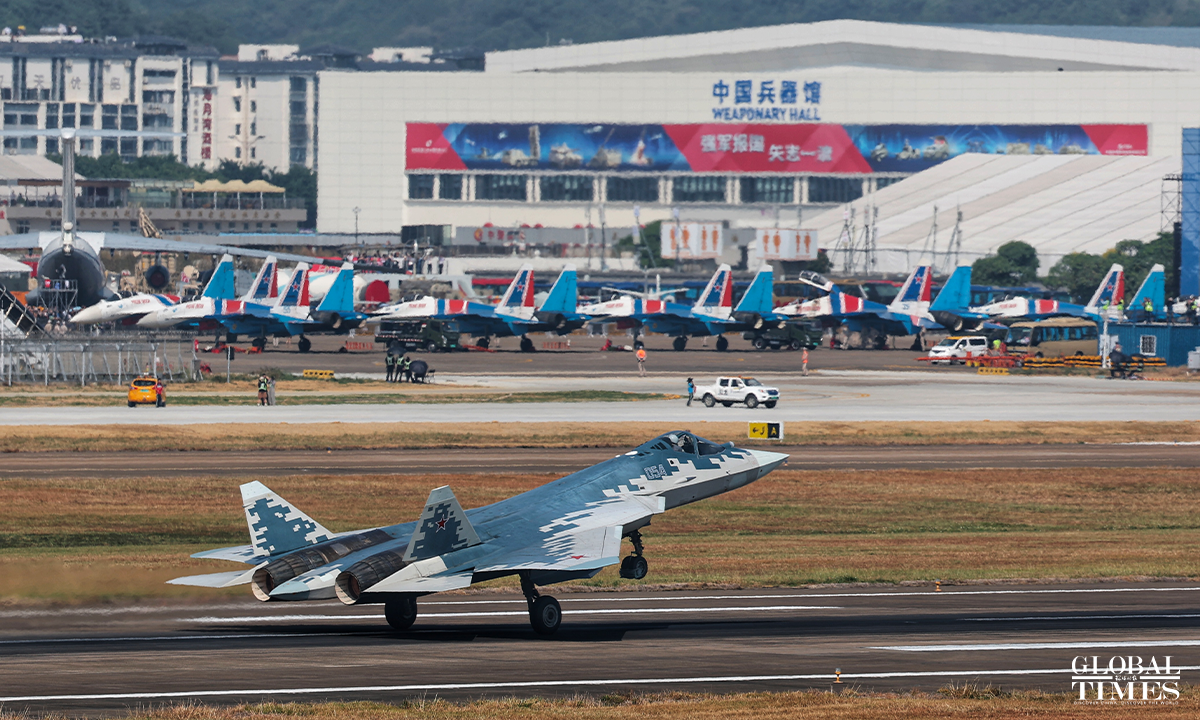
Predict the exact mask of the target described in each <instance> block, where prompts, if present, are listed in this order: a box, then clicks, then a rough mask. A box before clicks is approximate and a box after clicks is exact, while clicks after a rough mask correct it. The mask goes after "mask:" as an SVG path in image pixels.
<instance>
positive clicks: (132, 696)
mask: <svg viewBox="0 0 1200 720" xmlns="http://www.w3.org/2000/svg"><path fill="white" fill-rule="evenodd" d="M1178 669H1179V670H1200V665H1189V666H1181V667H1179V668H1178ZM1071 673H1072V670H1071V669H1070V668H1050V669H1037V670H948V671H945V672H879V673H842V679H843V680H878V679H888V678H930V677H946V678H950V677H989V676H994V675H1057V674H1065V675H1070V674H1071ZM833 679H834V675H833V674H832V673H819V674H811V675H714V676H709V677H690V678H622V679H614V680H533V681H527V682H490V683H437V684H414V685H363V686H347V687H323V688H270V689H259V690H187V691H180V692H143V693H96V694H87V695H18V696H13V697H0V702H39V701H42V702H45V701H54V700H158V699H167V698H187V697H200V696H204V697H244V696H254V695H319V694H329V693H364V692H422V691H424V692H429V691H434V692H436V691H439V690H507V689H519V688H546V687H579V686H584V687H597V686H601V687H602V686H609V685H686V684H696V683H747V682H786V681H789V680H825V681H829V680H833Z"/></svg>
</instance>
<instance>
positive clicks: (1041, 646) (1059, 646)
mask: <svg viewBox="0 0 1200 720" xmlns="http://www.w3.org/2000/svg"><path fill="white" fill-rule="evenodd" d="M1118 647H1122V648H1123V647H1134V648H1136V647H1200V640H1149V639H1147V640H1113V641H1110V642H1105V641H1103V640H1098V641H1087V642H1042V643H981V644H977V645H873V646H870V647H868V648H867V649H868V650H899V651H900V652H966V651H976V650H980V651H982V650H1087V649H1090V648H1118Z"/></svg>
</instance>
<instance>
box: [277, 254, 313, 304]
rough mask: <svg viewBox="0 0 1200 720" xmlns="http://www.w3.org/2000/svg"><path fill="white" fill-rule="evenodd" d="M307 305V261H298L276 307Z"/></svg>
mask: <svg viewBox="0 0 1200 720" xmlns="http://www.w3.org/2000/svg"><path fill="white" fill-rule="evenodd" d="M306 305H308V263H300V264H299V265H297V266H296V269H295V270H293V271H292V277H291V278H290V279H289V280H288V284H287V287H286V288H284V291H283V294H282V295H281V296H280V297H279V305H278V307H302V306H306Z"/></svg>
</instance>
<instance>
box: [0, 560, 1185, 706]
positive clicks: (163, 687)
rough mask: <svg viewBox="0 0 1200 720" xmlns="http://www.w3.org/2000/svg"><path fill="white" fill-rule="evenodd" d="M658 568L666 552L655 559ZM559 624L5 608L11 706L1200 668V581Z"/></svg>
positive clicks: (435, 604)
mask: <svg viewBox="0 0 1200 720" xmlns="http://www.w3.org/2000/svg"><path fill="white" fill-rule="evenodd" d="M650 562H651V572H652V573H653V557H651V558H650ZM558 597H559V599H560V600H561V601H562V605H563V612H564V620H563V625H562V629H561V630H560V632H559V634H558V635H557V636H555V637H553V638H550V639H546V638H541V637H539V636H537V635H535V634H534V633H533V631H532V630H531V629H530V628H529V624H528V620H527V615H526V610H525V603H524V600H523V599H522V598H521V597H520V596H519V595H506V594H485V595H438V596H430V597H427V598H424V599H423V600H422V601H421V603H420V613H421V615H420V617H419V618H418V620H417V623H416V625H414V626H413V628H412V630H410V631H408V632H403V633H397V632H393V631H391V630H390V629H389V628H388V627H387V625H386V623H385V622H384V620H383V617H382V608H381V607H380V606H378V605H372V606H358V607H345V606H343V605H341V604H340V603H336V602H323V603H316V604H314V603H302V604H259V603H255V602H254V601H251V600H246V601H240V602H229V603H219V604H210V605H178V604H176V605H164V606H160V607H130V608H83V609H63V610H53V609H52V610H4V611H0V628H2V629H0V703H2V704H3V707H4V709H5V710H6V711H9V712H15V713H19V712H23V711H30V712H40V711H54V712H63V713H71V714H76V713H83V714H92V715H97V714H103V713H105V712H113V711H120V710H123V709H125V708H129V707H133V706H145V705H147V704H154V703H163V702H169V701H183V700H189V699H194V700H198V701H204V702H217V703H236V702H250V701H258V700H267V699H275V700H308V701H320V700H384V701H397V700H401V699H404V698H412V697H430V696H435V695H436V696H437V697H446V698H473V697H479V696H496V695H535V694H536V695H563V696H570V695H574V694H577V693H592V694H603V693H611V692H620V691H663V690H673V689H679V690H687V691H715V692H731V691H752V690H793V689H805V688H820V689H827V688H829V687H830V686H831V685H832V684H833V681H834V677H835V671H836V670H837V669H840V670H841V672H842V675H841V678H842V681H843V684H848V685H850V686H853V687H858V688H864V689H903V688H913V687H916V688H923V689H926V690H934V689H937V688H939V687H942V686H945V685H947V684H949V683H952V682H956V683H963V682H968V681H971V682H979V683H985V684H986V683H994V684H998V685H1001V686H1002V687H1004V688H1041V689H1044V690H1048V691H1054V692H1071V676H1072V674H1073V673H1072V671H1071V662H1072V658H1074V657H1075V656H1098V657H1100V658H1101V659H1102V660H1103V661H1107V659H1108V658H1109V657H1112V656H1117V655H1121V656H1129V655H1134V656H1140V657H1142V658H1143V660H1144V661H1145V662H1147V663H1148V662H1149V658H1150V656H1154V657H1156V658H1157V661H1158V663H1160V664H1161V663H1163V662H1164V661H1165V656H1168V655H1169V656H1170V657H1171V661H1170V662H1171V666H1172V668H1173V669H1175V670H1177V671H1178V673H1177V674H1178V675H1180V676H1181V681H1182V682H1183V683H1189V682H1194V681H1195V678H1197V677H1200V587H1198V586H1195V585H1184V584H1170V583H1163V584H1154V585H1130V584H1104V585H1061V586H1049V585H989V586H963V587H946V588H944V590H943V591H942V592H936V591H935V590H934V588H932V587H914V588H897V589H891V588H889V589H877V588H829V589H817V590H806V589H772V590H748V591H721V590H715V591H704V592H695V591H684V592H653V593H591V594H582V593H581V594H568V593H560V594H558Z"/></svg>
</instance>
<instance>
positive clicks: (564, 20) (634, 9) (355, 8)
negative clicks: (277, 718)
mask: <svg viewBox="0 0 1200 720" xmlns="http://www.w3.org/2000/svg"><path fill="white" fill-rule="evenodd" d="M839 18H850V19H859V20H878V21H882V22H903V23H938V24H940V23H1033V24H1051V25H1134V26H1149V25H1176V26H1194V25H1200V0H1144V1H1143V2H1120V1H1118V0H1072V1H1070V2H1059V3H1046V2H1040V1H1035V0H1007V1H1006V2H1000V3H988V2H981V1H980V0H964V1H961V2H950V0H742V2H738V3H728V2H721V1H720V0H608V1H606V2H599V3H597V2H589V0H437V1H436V2H435V1H433V0H335V1H333V2H330V0H257V1H256V2H247V1H246V0H190V1H189V0H183V1H174V2H168V1H166V0H9V1H8V2H5V3H3V4H0V23H2V24H4V25H8V26H11V27H16V26H17V25H25V26H26V27H27V28H31V29H36V28H37V27H39V26H41V25H49V24H57V23H60V22H62V23H67V24H69V25H77V26H78V27H79V29H80V31H81V32H83V33H84V34H85V35H88V36H93V37H95V36H109V35H111V36H117V37H125V36H129V35H132V34H138V33H157V34H167V35H174V36H176V37H182V38H185V39H188V40H190V41H192V42H194V43H198V44H207V45H215V46H216V47H218V48H219V49H220V50H221V51H222V52H227V53H228V52H233V51H235V50H236V48H237V44H238V43H249V42H268V43H299V44H302V45H313V44H323V43H335V44H338V45H344V46H347V47H351V48H355V49H358V50H362V51H369V50H370V48H372V47H375V46H410V45H432V46H434V47H436V48H443V49H445V48H460V47H474V48H478V49H480V50H505V49H513V48H526V47H537V46H541V45H546V44H557V43H559V42H560V41H563V40H570V41H573V42H576V43H582V42H596V41H600V40H619V39H624V38H632V37H646V36H651V35H676V34H681V33H692V32H704V31H710V30H723V29H729V28H740V27H753V26H763V25H776V24H780V23H792V22H814V21H818V20H832V19H839Z"/></svg>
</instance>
